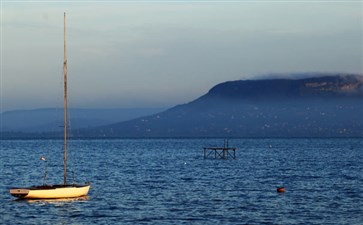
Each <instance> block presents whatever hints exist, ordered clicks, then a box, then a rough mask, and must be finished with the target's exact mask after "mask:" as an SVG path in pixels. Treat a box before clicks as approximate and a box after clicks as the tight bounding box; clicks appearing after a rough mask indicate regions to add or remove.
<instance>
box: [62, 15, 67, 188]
mask: <svg viewBox="0 0 363 225" xmlns="http://www.w3.org/2000/svg"><path fill="white" fill-rule="evenodd" d="M63 75H64V112H63V114H64V121H63V123H64V124H63V126H64V146H63V149H64V157H63V163H64V169H63V173H64V185H66V184H67V56H66V13H64V62H63Z"/></svg>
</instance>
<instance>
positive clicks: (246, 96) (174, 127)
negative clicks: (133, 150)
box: [83, 75, 363, 137]
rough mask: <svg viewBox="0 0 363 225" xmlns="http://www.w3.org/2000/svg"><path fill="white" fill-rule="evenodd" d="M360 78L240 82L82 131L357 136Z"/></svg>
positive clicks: (362, 106) (361, 126) (362, 94)
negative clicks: (155, 111) (164, 108)
mask: <svg viewBox="0 0 363 225" xmlns="http://www.w3.org/2000/svg"><path fill="white" fill-rule="evenodd" d="M362 99H363V79H362V76H358V75H335V76H325V77H316V78H306V79H298V80H292V79H273V80H240V81H230V82H225V83H221V84H218V85H216V86H215V87H213V88H212V89H211V90H210V91H209V92H208V93H207V94H206V95H204V96H202V97H200V98H198V99H196V100H195V101H192V102H190V103H188V104H184V105H179V106H176V107H174V108H171V109H169V110H167V111H165V112H162V113H158V114H155V115H152V116H147V117H142V118H138V119H135V120H131V121H126V122H122V123H117V124H113V125H110V126H105V127H101V128H99V129H94V130H89V131H84V132H83V135H85V136H104V137H357V136H363V119H362V116H361V115H363V101H362Z"/></svg>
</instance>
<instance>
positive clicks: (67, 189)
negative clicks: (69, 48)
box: [10, 13, 91, 199]
mask: <svg viewBox="0 0 363 225" xmlns="http://www.w3.org/2000/svg"><path fill="white" fill-rule="evenodd" d="M63 76H64V143H63V149H64V156H63V164H64V169H63V184H57V185H45V184H44V185H42V186H32V187H28V188H11V189H10V194H11V195H12V196H14V197H17V198H20V199H61V198H77V197H82V196H86V195H87V194H88V191H89V189H90V187H91V184H90V183H89V182H87V183H85V184H68V183H67V57H66V13H64V62H63ZM43 160H44V159H43Z"/></svg>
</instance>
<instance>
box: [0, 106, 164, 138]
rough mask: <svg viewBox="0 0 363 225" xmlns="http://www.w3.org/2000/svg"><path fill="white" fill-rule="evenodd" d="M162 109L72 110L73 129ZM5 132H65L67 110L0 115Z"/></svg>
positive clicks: (103, 123)
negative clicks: (64, 123)
mask: <svg viewBox="0 0 363 225" xmlns="http://www.w3.org/2000/svg"><path fill="white" fill-rule="evenodd" d="M163 110H165V109H162V108H130V109H74V108H73V109H70V110H69V119H70V125H71V127H72V129H80V128H92V127H98V126H103V125H108V124H112V123H116V122H121V121H127V120H130V119H134V118H138V117H141V116H146V115H151V114H154V113H158V112H161V111H163ZM0 116H1V117H2V119H1V128H2V131H3V132H25V133H34V132H42V133H43V132H57V131H60V130H62V129H63V109H62V108H59V109H56V108H43V109H34V110H15V111H7V112H3V113H0Z"/></svg>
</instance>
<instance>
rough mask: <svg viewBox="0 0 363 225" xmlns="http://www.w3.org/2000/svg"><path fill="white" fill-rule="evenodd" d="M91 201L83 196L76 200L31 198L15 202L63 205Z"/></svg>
mask: <svg viewBox="0 0 363 225" xmlns="http://www.w3.org/2000/svg"><path fill="white" fill-rule="evenodd" d="M89 199H90V197H89V196H87V195H86V196H81V197H76V198H53V199H29V198H18V199H15V201H18V202H27V203H40V204H41V203H46V204H62V203H68V202H85V201H88V200H89Z"/></svg>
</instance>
